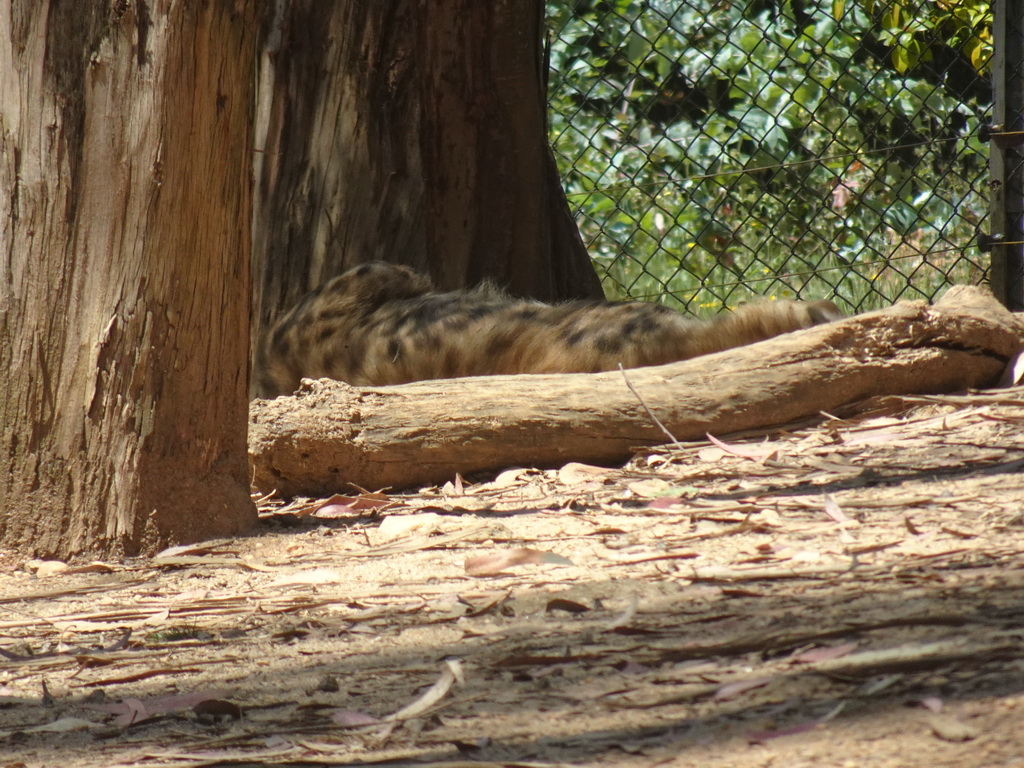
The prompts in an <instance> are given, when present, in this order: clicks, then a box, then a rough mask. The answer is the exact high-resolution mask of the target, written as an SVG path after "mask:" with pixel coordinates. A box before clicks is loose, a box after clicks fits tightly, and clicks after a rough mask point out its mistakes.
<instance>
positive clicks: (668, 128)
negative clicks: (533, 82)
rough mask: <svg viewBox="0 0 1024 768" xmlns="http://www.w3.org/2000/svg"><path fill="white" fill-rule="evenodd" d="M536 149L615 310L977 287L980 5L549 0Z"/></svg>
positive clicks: (983, 45) (883, 301)
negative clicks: (543, 111)
mask: <svg viewBox="0 0 1024 768" xmlns="http://www.w3.org/2000/svg"><path fill="white" fill-rule="evenodd" d="M548 17H549V29H550V73H549V98H550V105H551V109H550V113H551V117H550V120H551V124H550V130H551V138H552V142H553V145H554V147H555V153H556V156H557V158H558V162H559V164H560V168H561V170H562V175H563V179H564V183H565V186H566V190H567V193H568V196H569V203H570V205H571V206H573V208H574V210H575V211H576V214H577V222H578V223H579V226H580V230H581V232H582V233H583V237H584V240H585V242H586V243H587V245H588V248H589V249H590V252H591V255H592V257H593V258H594V261H595V264H596V265H597V267H598V271H599V272H600V274H601V276H602V278H603V280H604V284H605V290H606V293H608V294H609V296H610V297H613V298H625V297H631V298H649V299H653V298H660V299H661V300H664V301H667V302H668V303H675V305H676V306H681V307H682V308H684V309H686V310H687V311H696V310H699V309H703V308H714V309H717V308H721V307H722V306H734V305H735V304H737V303H739V302H741V301H744V300H747V299H748V298H751V297H752V296H778V297H793V296H800V295H806V296H816V297H817V296H830V297H837V298H838V299H839V300H840V302H841V303H843V304H845V305H846V307H847V309H851V310H864V309H869V308H873V307H877V306H882V305H888V304H889V303H891V302H893V301H895V300H897V299H902V298H921V297H925V298H933V297H934V296H935V294H936V293H937V292H938V291H939V290H940V289H941V288H943V287H944V286H946V285H948V284H949V283H952V282H969V283H977V282H979V281H981V280H982V279H983V278H984V276H985V267H986V264H987V258H985V257H984V255H983V254H981V253H979V251H978V248H977V247H976V245H975V242H976V236H977V234H978V232H979V227H980V226H981V223H982V221H983V219H984V218H985V215H986V211H987V202H986V197H987V190H986V186H985V182H986V180H987V176H988V173H987V158H988V148H987V146H986V145H985V144H984V143H983V142H982V140H981V139H980V138H979V137H978V131H979V127H980V126H981V125H982V123H983V122H984V121H985V120H986V115H987V113H988V111H989V109H990V104H991V86H990V83H989V79H988V75H987V69H988V61H989V58H990V56H991V39H992V38H991V15H990V9H989V5H988V2H987V0H934V1H932V0H925V1H923V2H922V1H920V0H906V2H903V3H901V2H900V0H895V1H894V2H893V4H891V5H885V4H884V3H883V2H875V1H874V0H845V1H844V0H828V2H825V1H824V0H809V1H807V2H800V1H799V0H633V1H630V0H575V1H573V0H549V2H548Z"/></svg>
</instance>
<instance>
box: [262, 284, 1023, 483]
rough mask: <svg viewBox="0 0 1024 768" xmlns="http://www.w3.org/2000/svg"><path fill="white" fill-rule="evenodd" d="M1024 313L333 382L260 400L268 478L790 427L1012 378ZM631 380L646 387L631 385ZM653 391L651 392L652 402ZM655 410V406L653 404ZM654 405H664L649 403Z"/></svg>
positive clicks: (978, 301) (425, 472)
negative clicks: (621, 357)
mask: <svg viewBox="0 0 1024 768" xmlns="http://www.w3.org/2000/svg"><path fill="white" fill-rule="evenodd" d="M1022 345H1024V323H1022V322H1021V320H1019V319H1017V318H1015V317H1014V316H1013V315H1012V314H1010V313H1009V312H1007V311H1006V309H1004V308H1003V307H1001V306H1000V305H999V304H998V303H997V302H996V301H995V299H993V298H992V296H991V295H990V294H989V295H987V296H986V295H985V294H984V292H983V291H981V290H980V289H975V288H967V289H955V290H951V291H950V292H949V293H948V294H947V296H946V297H945V298H944V299H943V300H942V301H941V302H940V303H939V304H938V305H937V306H935V307H928V306H927V305H925V304H923V303H921V302H906V303H903V304H898V305H897V306H895V307H893V308H892V309H888V310H883V311H879V312H872V313H869V314H866V315H861V316H859V317H855V318H851V319H849V320H845V321H843V322H840V323H833V324H829V325H821V326H817V327H815V328H810V329H808V330H805V331H799V332H797V333H791V334H784V335H783V336H779V337H777V338H774V339H769V340H768V341H763V342H760V343H759V344H754V345H751V346H747V347H740V348H738V349H732V350H728V351H725V352H719V353H717V354H714V355H707V356H704V357H697V358H693V359H691V360H685V361H683V362H680V363H672V364H670V365H663V366H655V367H650V368H636V369H633V370H630V371H628V372H627V373H626V376H627V377H628V383H627V379H626V378H624V377H623V375H622V374H621V373H619V372H608V373H596V374H587V373H575V374H556V375H532V376H531V375H522V376H482V377H478V378H465V379H450V380H447V381H421V382H415V383H413V384H403V385H400V386H394V387H373V388H369V387H368V388H355V387H349V386H347V385H345V384H342V383H340V382H331V381H326V380H325V381H319V382H316V383H314V384H313V385H312V386H310V387H304V388H303V390H300V392H299V394H298V395H297V396H294V397H280V398H277V399H276V400H257V401H256V402H254V403H253V405H252V426H251V427H250V431H249V451H250V454H251V456H252V461H253V478H254V479H253V482H254V483H255V484H256V486H257V487H258V488H260V489H261V490H263V491H265V492H270V491H275V490H276V491H277V492H278V493H280V494H281V495H283V496H296V495H303V496H316V495H327V494H330V493H334V492H336V491H339V490H343V489H344V488H346V487H347V484H349V483H351V484H354V485H356V486H359V487H363V488H370V489H377V488H382V487H386V486H393V487H404V486H410V485H417V484H423V483H439V482H443V481H445V480H450V479H451V478H453V477H454V476H455V473H456V472H461V473H463V474H466V473H469V472H478V471H481V470H496V469H500V468H502V467H507V466H552V465H557V464H564V463H565V462H568V461H589V462H601V463H605V462H619V461H622V460H624V459H626V458H628V457H629V456H630V455H631V453H632V452H633V451H634V450H635V449H637V448H639V447H642V446H644V445H650V444H654V443H664V442H666V440H667V436H666V434H665V432H663V431H662V430H661V429H660V428H659V427H658V426H657V425H656V424H655V423H654V422H653V421H652V418H651V414H652V413H653V414H655V415H656V417H657V418H658V419H659V420H660V422H662V423H663V424H664V425H665V427H666V428H667V429H668V430H669V431H670V432H671V433H672V435H673V436H674V437H675V438H677V439H679V440H696V439H700V438H703V437H704V435H705V434H706V433H708V432H710V433H712V434H716V435H721V434H725V433H729V432H734V431H738V430H744V429H752V428H756V427H764V426H769V425H773V424H780V423H784V422H787V421H790V420H793V419H798V418H804V417H807V416H812V415H815V414H817V413H819V412H821V411H829V410H832V409H834V408H837V407H838V406H841V405H844V404H846V403H851V402H854V401H856V400H860V399H862V398H865V397H868V396H871V395H884V394H911V393H927V392H950V391H955V390H959V389H964V388H966V387H977V386H986V385H991V384H994V383H996V381H998V379H999V376H1000V374H1001V373H1002V372H1003V370H1004V369H1005V368H1006V364H1007V361H1008V360H1009V359H1011V358H1012V357H1013V356H1014V355H1016V354H1017V353H1018V352H1019V351H1020V349H1021V346H1022ZM630 384H632V385H633V387H634V390H635V391H634V390H631V389H630ZM639 398H643V401H642V402H641V400H640V399H639ZM645 406H646V407H645ZM648 408H649V409H650V410H649V411H648V410H647V409H648Z"/></svg>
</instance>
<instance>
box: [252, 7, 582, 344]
mask: <svg viewBox="0 0 1024 768" xmlns="http://www.w3.org/2000/svg"><path fill="white" fill-rule="evenodd" d="M274 7H275V9H276V13H277V15H276V16H274V17H273V18H271V19H269V20H268V24H267V28H268V34H267V39H266V43H265V51H264V55H263V57H262V60H261V64H260V95H259V109H258V112H257V126H258V127H257V148H258V151H257V155H256V178H257V200H256V217H255V223H254V238H255V239H254V265H256V268H257V273H256V283H257V286H256V288H257V295H258V296H261V298H260V299H259V309H258V313H257V318H256V319H257V324H256V327H255V330H257V331H258V330H259V328H261V327H265V326H266V324H267V323H268V322H270V321H271V320H272V319H273V318H275V317H277V315H278V314H279V313H280V311H281V309H282V308H285V307H289V306H291V305H292V304H294V303H295V302H296V301H297V300H298V298H299V297H300V296H302V295H303V294H304V293H305V292H307V291H308V290H310V289H312V288H314V287H316V286H317V285H319V284H320V283H321V282H323V281H324V280H325V279H327V278H329V277H333V276H334V275H336V274H339V273H341V272H342V271H344V270H345V269H347V268H349V267H351V266H354V265H356V264H359V263H362V262H364V261H368V260H372V259H381V260H384V261H392V262H396V263H400V264H407V265H409V266H412V267H415V268H416V269H418V270H419V271H421V272H423V273H425V274H429V275H430V276H431V277H432V278H433V280H434V282H435V283H436V284H437V286H438V287H439V288H442V289H445V290H448V289H454V288H464V287H467V286H469V285H475V284H477V283H479V282H480V281H481V280H483V279H484V278H492V279H494V280H495V281H496V282H497V283H499V284H501V285H503V286H504V287H506V288H508V289H509V290H510V291H511V292H512V293H515V294H517V295H521V296H530V297H534V298H539V299H544V300H553V299H568V298H595V297H600V296H601V295H602V294H601V288H600V285H599V283H598V280H597V277H596V275H595V273H594V270H593V267H592V266H591V264H590V260H589V258H588V257H587V254H586V252H585V249H584V247H583V244H582V242H581V240H580V237H579V233H578V231H577V229H576V224H575V222H574V221H573V220H572V216H571V215H570V212H569V208H568V205H567V203H566V200H565V197H564V194H563V192H562V189H561V185H560V183H559V179H558V175H557V170H556V167H555V164H554V159H553V158H552V156H551V152H550V149H549V147H548V144H547V134H546V125H545V108H546V106H545V105H546V95H545V93H544V72H543V66H544V64H543V55H542V45H543V36H542V22H543V12H544V4H543V2H541V0H493V1H491V2H479V0H432V2H426V3H425V2H420V1H419V0H393V1H389V2H379V1H378V0H357V1H355V2H346V3H320V2H315V1H314V0H290V1H289V2H287V3H278V4H276V6H274Z"/></svg>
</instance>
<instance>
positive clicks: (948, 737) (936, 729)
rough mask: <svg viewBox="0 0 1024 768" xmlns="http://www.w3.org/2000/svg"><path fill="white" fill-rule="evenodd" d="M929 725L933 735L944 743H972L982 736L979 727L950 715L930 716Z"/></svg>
mask: <svg viewBox="0 0 1024 768" xmlns="http://www.w3.org/2000/svg"><path fill="white" fill-rule="evenodd" d="M928 725H929V727H930V728H931V729H932V733H934V734H935V735H936V736H938V737H939V738H940V739H942V740H943V741H970V740H971V739H976V738H978V736H979V735H980V734H981V729H980V728H978V727H977V726H974V725H971V724H969V723H965V722H963V721H961V720H957V719H956V718H955V717H951V716H950V715H940V714H934V713H932V714H929V715H928Z"/></svg>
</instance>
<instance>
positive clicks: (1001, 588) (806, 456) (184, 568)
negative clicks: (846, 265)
mask: <svg viewBox="0 0 1024 768" xmlns="http://www.w3.org/2000/svg"><path fill="white" fill-rule="evenodd" d="M1022 467H1024V388H1014V389H1005V390H993V391H988V392H982V393H975V394H971V395H966V396H960V397H957V396H949V397H935V398H899V399H889V400H883V401H877V402H876V403H873V404H872V405H871V408H870V409H869V410H868V411H866V412H861V413H859V414H857V415H849V416H846V417H845V418H837V417H835V416H831V417H828V418H823V419H822V420H821V421H820V422H818V423H815V424H811V425H806V426H803V427H794V428H791V429H788V430H776V431H770V432H764V433H761V434H756V435H746V436H730V437H728V438H727V439H724V440H714V439H712V440H709V441H706V442H703V443H699V444H692V443H688V444H684V445H680V446H676V447H673V448H666V449H664V450H657V451H652V452H647V453H644V454H642V455H639V456H638V457H637V458H636V459H635V460H634V461H633V462H632V463H631V464H629V465H628V466H627V467H625V468H624V469H604V468H598V467H588V466H583V465H578V464H577V465H568V466H566V467H564V468H562V469H560V470H549V471H543V472H541V471H536V470H510V471H508V472H505V473H502V474H501V475H499V476H498V477H497V478H491V479H489V480H488V481H486V482H481V483H476V484H472V483H469V482H468V481H467V482H463V481H462V480H461V479H453V483H451V484H449V485H447V486H445V487H444V488H431V489H424V490H423V491H422V492H420V493H416V494H391V495H388V494H370V495H363V496H350V497H336V498H334V499H332V500H328V501H326V502H325V501H324V500H319V501H311V502H297V503H292V504H290V505H287V506H284V505H281V504H280V503H275V502H274V501H273V500H264V501H263V502H262V503H261V509H262V513H263V518H264V523H265V524H264V527H263V528H262V530H260V531H258V532H256V533H255V534H254V535H253V536H251V537H249V538H244V539H239V540H234V541H226V542H212V543H207V544H205V545H202V546H196V547H189V548H180V549H177V550H174V551H170V552H167V553H164V554H163V555H162V556H160V557H157V558H154V559H146V560H137V561H132V562H129V563H124V564H120V563H97V564H93V565H91V566H89V567H85V568H68V569H64V570H61V569H60V566H59V565H53V564H47V563H21V562H18V561H16V560H15V559H14V558H12V557H11V556H10V555H8V556H7V557H6V558H4V559H2V560H0V564H2V565H3V568H2V572H0V766H21V765H25V766H32V768H36V767H38V766H50V767H52V768H58V767H60V768H66V767H67V766H120V765H124V766H127V765H134V766H160V767H164V766H215V765H216V766H221V765H224V766H229V765H235V766H258V765H325V766H326V765H367V764H378V763H387V764H388V765H417V766H424V765H426V766H470V765H472V766H489V765H492V766H525V765H530V766H553V765H592V766H605V765H609V766H610V765H614V766H701V768H715V767H717V766H740V767H741V768H745V767H747V766H787V767H788V768H795V767H798V766H815V767H816V768H818V767H825V766H843V767H846V766H849V767H854V766H857V767H859V766H885V767H886V768H895V767H896V766H946V765H949V766H1003V765H1022V766H1024V645H1022V638H1024V590H1022V587H1024V474H1022V473H1021V468H1022Z"/></svg>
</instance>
